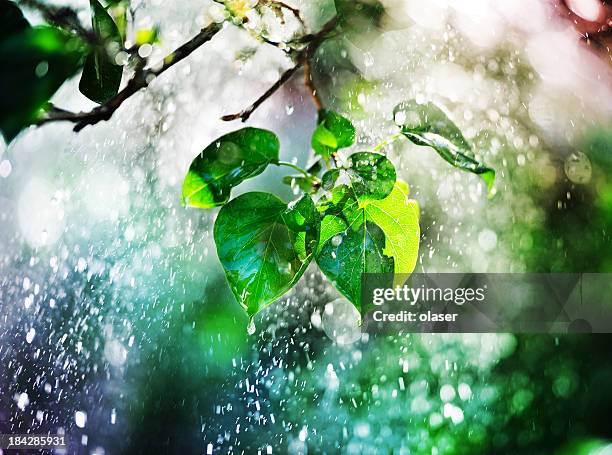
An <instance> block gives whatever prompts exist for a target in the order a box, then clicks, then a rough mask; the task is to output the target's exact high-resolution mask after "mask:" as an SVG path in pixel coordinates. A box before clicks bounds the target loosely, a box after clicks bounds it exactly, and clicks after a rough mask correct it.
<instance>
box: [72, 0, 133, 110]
mask: <svg viewBox="0 0 612 455" xmlns="http://www.w3.org/2000/svg"><path fill="white" fill-rule="evenodd" d="M89 3H90V6H91V23H92V26H93V29H94V32H95V33H96V35H97V36H98V38H99V39H100V41H101V43H100V44H99V45H97V46H95V47H94V49H93V50H92V51H91V53H90V54H89V55H88V56H87V59H86V60H85V65H84V66H83V74H82V75H81V80H80V82H79V90H80V91H81V93H82V94H83V95H85V96H86V97H87V98H89V99H90V100H92V101H95V102H96V103H99V104H104V103H106V102H107V101H108V100H110V99H111V98H112V97H113V96H115V95H116V94H117V93H118V92H119V86H120V85H121V77H122V75H123V67H122V66H120V65H117V64H116V62H115V60H114V57H113V49H110V47H112V46H114V47H115V49H114V52H115V53H116V52H118V51H119V50H120V49H121V48H122V46H123V39H122V37H121V33H120V32H119V28H118V27H117V24H115V21H114V20H113V18H112V17H111V16H110V14H109V13H108V11H106V8H104V7H103V6H102V5H101V4H100V2H99V1H98V0H90V2H89Z"/></svg>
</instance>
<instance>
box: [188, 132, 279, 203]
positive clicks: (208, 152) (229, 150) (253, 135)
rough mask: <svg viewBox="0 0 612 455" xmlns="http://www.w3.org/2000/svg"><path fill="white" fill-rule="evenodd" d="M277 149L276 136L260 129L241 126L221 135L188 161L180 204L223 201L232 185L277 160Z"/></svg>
mask: <svg viewBox="0 0 612 455" xmlns="http://www.w3.org/2000/svg"><path fill="white" fill-rule="evenodd" d="M279 150H280V144H279V141H278V138H277V137H276V135H275V134H274V133H272V132H270V131H267V130H262V129H259V128H251V127H248V128H242V129H240V130H238V131H234V132H233V133H229V134H226V135H225V136H221V137H220V138H218V139H217V140H215V141H214V142H213V143H211V144H210V145H209V146H208V147H206V148H205V149H204V150H203V151H202V153H200V154H199V155H198V156H197V157H196V158H195V159H194V160H193V162H192V163H191V166H190V167H189V171H188V172H187V175H186V176H185V181H184V182H183V195H182V197H181V203H182V204H183V205H185V206H188V207H198V208H203V209H206V208H212V207H217V206H219V205H223V204H225V203H226V202H227V201H229V198H230V194H231V191H232V188H233V187H235V186H238V185H239V184H240V183H242V182H243V181H244V180H246V179H248V178H251V177H255V176H256V175H259V174H261V173H262V172H263V171H264V170H265V169H266V167H267V166H268V165H269V164H270V163H273V162H275V161H278V155H279Z"/></svg>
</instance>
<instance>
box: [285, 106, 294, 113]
mask: <svg viewBox="0 0 612 455" xmlns="http://www.w3.org/2000/svg"><path fill="white" fill-rule="evenodd" d="M293 111H295V106H293V104H287V105H286V106H285V112H286V113H287V115H291V114H293Z"/></svg>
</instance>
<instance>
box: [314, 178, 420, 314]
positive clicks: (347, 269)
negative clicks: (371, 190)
mask: <svg viewBox="0 0 612 455" xmlns="http://www.w3.org/2000/svg"><path fill="white" fill-rule="evenodd" d="M332 208H336V209H337V208H339V210H336V211H334V210H328V211H327V212H326V213H328V214H326V215H325V216H324V218H323V221H322V222H321V235H320V240H319V247H318V250H317V263H318V264H319V267H320V268H321V270H322V271H323V273H324V274H325V275H326V276H327V277H328V278H329V279H330V280H331V281H332V283H333V284H334V286H335V287H336V288H337V289H338V290H339V291H340V292H341V293H342V294H344V295H345V296H346V297H347V298H348V299H349V300H350V301H351V302H352V303H353V305H355V307H356V308H357V309H358V310H359V311H360V312H362V314H363V310H364V309H363V308H361V275H362V274H363V273H396V274H399V273H401V274H408V273H412V271H413V270H414V268H415V265H416V261H417V258H418V252H419V237H420V228H419V208H418V204H417V202H416V201H414V200H410V199H408V186H407V185H406V184H405V183H404V182H401V181H398V182H397V183H396V184H395V185H394V187H393V190H392V191H391V193H390V194H389V195H388V196H387V197H386V198H384V199H378V200H377V199H361V200H358V199H356V198H354V197H353V196H349V197H348V199H344V200H343V201H342V204H341V205H333V207H332Z"/></svg>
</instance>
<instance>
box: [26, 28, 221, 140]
mask: <svg viewBox="0 0 612 455" xmlns="http://www.w3.org/2000/svg"><path fill="white" fill-rule="evenodd" d="M221 28H222V24H217V23H213V24H210V25H209V26H207V27H205V28H203V29H202V30H201V31H200V33H198V34H197V35H196V36H194V37H193V38H192V39H191V40H189V41H187V42H186V43H185V44H183V45H182V46H180V47H179V48H177V49H176V50H175V51H174V52H172V53H171V54H169V55H167V56H166V57H165V58H164V59H163V60H162V61H161V62H160V63H159V64H158V65H154V66H152V67H151V68H140V69H137V70H136V72H135V74H134V76H133V77H132V78H131V79H130V80H129V82H128V83H127V85H126V86H125V87H124V88H123V90H121V91H120V92H119V93H117V95H115V96H114V97H113V98H111V99H110V100H109V101H108V102H107V103H105V104H102V105H100V106H98V107H96V108H94V109H92V110H91V111H89V112H69V111H65V110H62V109H52V110H51V111H49V112H47V114H46V115H45V116H44V117H43V118H41V119H40V120H38V121H37V122H36V124H37V125H42V124H45V123H49V122H57V121H70V122H73V123H75V126H74V131H81V130H82V129H83V128H85V127H86V126H88V125H95V124H96V123H98V122H101V121H103V120H108V119H110V118H111V117H112V115H113V114H114V113H115V111H116V110H117V109H119V107H120V106H121V105H122V104H123V102H124V101H125V100H127V99H128V98H130V97H131V96H132V95H133V94H134V93H136V92H138V91H139V90H141V89H143V88H145V87H147V86H148V85H149V84H150V83H151V82H152V81H153V79H155V78H156V77H157V76H159V75H160V74H162V73H164V72H165V71H166V70H168V69H170V68H172V67H173V66H174V65H176V64H177V63H178V62H180V61H181V60H183V59H184V58H186V57H188V56H189V55H191V53H192V52H193V51H195V50H196V49H198V48H199V47H200V46H202V45H203V44H204V43H206V42H208V41H210V40H211V39H212V38H213V36H215V34H216V33H217V32H218V31H219V30H221Z"/></svg>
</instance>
